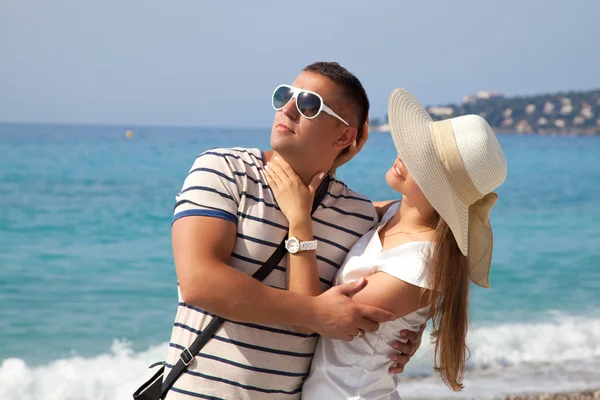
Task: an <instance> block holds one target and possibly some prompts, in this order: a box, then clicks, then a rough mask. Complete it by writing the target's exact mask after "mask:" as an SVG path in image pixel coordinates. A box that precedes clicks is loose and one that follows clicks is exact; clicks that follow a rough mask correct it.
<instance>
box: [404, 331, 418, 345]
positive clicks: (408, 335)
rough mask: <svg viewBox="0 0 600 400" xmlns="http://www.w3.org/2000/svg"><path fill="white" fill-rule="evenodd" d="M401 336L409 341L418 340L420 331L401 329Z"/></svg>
mask: <svg viewBox="0 0 600 400" xmlns="http://www.w3.org/2000/svg"><path fill="white" fill-rule="evenodd" d="M400 337H402V338H405V339H407V340H408V341H409V342H416V341H417V339H418V338H419V332H413V331H409V330H407V329H404V330H402V331H400Z"/></svg>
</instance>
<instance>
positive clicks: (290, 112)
mask: <svg viewBox="0 0 600 400" xmlns="http://www.w3.org/2000/svg"><path fill="white" fill-rule="evenodd" d="M281 111H282V112H283V114H284V115H285V116H286V117H288V118H289V119H291V120H292V121H297V120H298V118H300V113H298V108H296V99H292V100H290V102H289V103H287V104H286V105H285V106H284V107H283V108H282V109H281Z"/></svg>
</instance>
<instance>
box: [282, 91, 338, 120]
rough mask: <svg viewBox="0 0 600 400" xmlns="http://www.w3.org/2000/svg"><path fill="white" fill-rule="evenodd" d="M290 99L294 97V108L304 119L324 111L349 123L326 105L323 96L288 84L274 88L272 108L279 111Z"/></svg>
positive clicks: (314, 116)
mask: <svg viewBox="0 0 600 400" xmlns="http://www.w3.org/2000/svg"><path fill="white" fill-rule="evenodd" d="M292 99H296V109H298V112H299V113H300V115H302V116H303V117H304V118H306V119H314V118H317V117H318V116H319V114H320V113H321V111H325V112H326V113H327V114H329V115H332V116H334V117H336V118H337V119H339V120H340V121H342V122H343V123H344V124H346V125H348V126H350V124H349V123H347V122H346V121H344V119H343V118H342V117H340V116H339V115H337V114H336V113H335V111H333V110H332V109H331V108H329V107H327V105H326V104H325V102H324V101H323V98H322V97H321V96H320V95H319V94H318V93H315V92H311V91H310V90H305V89H298V88H296V87H293V86H290V85H279V86H277V88H275V91H274V92H273V99H272V104H273V108H274V109H275V110H277V111H279V110H281V109H282V108H283V107H285V106H286V105H287V104H288V103H289V102H290V101H292Z"/></svg>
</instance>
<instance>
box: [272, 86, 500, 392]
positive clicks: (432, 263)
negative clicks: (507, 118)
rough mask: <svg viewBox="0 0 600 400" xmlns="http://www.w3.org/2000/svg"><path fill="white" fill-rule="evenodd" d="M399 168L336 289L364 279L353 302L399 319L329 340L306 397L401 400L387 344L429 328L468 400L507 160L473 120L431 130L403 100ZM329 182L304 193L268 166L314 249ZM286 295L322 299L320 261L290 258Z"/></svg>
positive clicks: (396, 99)
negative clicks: (476, 303) (391, 200)
mask: <svg viewBox="0 0 600 400" xmlns="http://www.w3.org/2000/svg"><path fill="white" fill-rule="evenodd" d="M388 107H389V109H388V115H389V120H390V121H389V122H390V127H391V134H392V139H393V141H394V144H395V147H396V150H397V151H398V158H397V159H396V160H395V161H394V163H393V165H392V167H391V168H390V170H389V171H388V172H387V174H386V177H385V178H386V181H387V183H388V185H389V186H390V187H391V188H392V189H394V190H395V191H397V192H399V193H400V194H402V200H401V201H399V202H397V203H395V204H393V205H392V206H391V207H389V209H388V210H387V212H385V214H384V215H383V217H382V218H381V221H380V223H379V224H378V225H377V226H376V227H375V228H374V229H373V230H372V231H371V232H369V233H367V234H366V235H365V236H363V237H362V238H361V239H360V240H358V242H357V243H356V244H355V245H354V247H353V248H352V249H351V251H350V252H349V253H348V255H347V257H346V260H345V262H344V263H343V265H342V267H340V269H339V271H338V273H337V276H336V279H335V284H338V285H339V284H344V283H347V282H349V281H352V280H357V279H361V278H365V279H367V281H368V285H367V287H366V288H365V289H363V290H362V291H360V292H359V293H358V294H356V295H355V296H354V299H355V300H356V301H359V302H362V303H366V304H370V305H374V306H378V307H381V308H384V309H387V310H389V311H391V312H393V313H394V314H395V315H396V316H397V317H398V318H397V319H396V320H395V321H392V322H388V323H384V324H381V325H380V329H379V330H378V331H377V332H373V333H367V334H365V333H364V332H362V331H361V332H359V334H358V335H357V336H359V337H361V338H362V340H361V339H356V340H352V341H347V342H346V341H340V340H333V339H329V338H325V337H323V338H321V339H320V341H319V344H318V346H317V350H316V352H315V357H314V359H313V364H312V368H311V372H310V375H309V377H308V378H307V380H306V381H305V383H304V386H303V392H302V397H303V398H306V399H338V398H340V399H341V398H344V399H348V398H352V399H355V398H356V399H358V398H360V399H382V398H384V399H385V398H387V399H390V398H397V396H398V395H397V393H396V384H397V382H396V377H395V376H393V375H390V374H388V373H386V371H387V369H388V367H389V359H388V356H387V354H386V352H387V349H388V348H389V346H390V343H391V342H392V341H393V340H398V339H399V338H398V337H397V334H396V332H399V331H400V330H401V329H410V330H415V331H416V330H418V329H419V325H421V324H422V323H423V322H425V321H427V319H429V318H431V319H432V321H433V326H432V333H431V336H432V341H433V344H434V356H435V363H434V367H435V369H436V371H438V372H439V373H440V375H441V378H442V379H443V381H444V382H445V383H446V384H447V385H448V386H449V387H450V388H451V389H452V390H455V391H458V390H461V389H462V387H463V385H462V378H463V373H464V368H465V360H466V343H465V341H466V336H467V329H468V318H467V310H468V295H469V280H472V281H473V282H474V283H476V284H478V285H480V286H483V287H489V283H488V276H489V268H490V262H491V254H492V231H491V226H490V224H489V219H488V216H489V212H490V210H491V208H492V206H493V205H494V204H495V202H496V199H497V195H496V194H495V193H492V191H493V190H494V189H496V188H497V187H498V186H500V184H502V182H503V181H504V180H505V178H506V160H505V158H504V154H503V152H502V149H501V148H500V145H499V143H498V141H497V139H496V137H495V135H494V133H493V131H492V129H491V128H490V126H489V125H488V124H487V122H486V121H485V120H484V119H483V118H481V117H479V116H476V115H467V116H462V117H457V118H453V119H450V120H445V121H439V122H433V121H432V119H431V117H430V116H429V115H428V114H427V112H426V111H425V109H424V108H423V107H422V106H421V105H420V104H419V103H418V101H417V100H416V99H415V98H414V97H413V96H412V95H411V94H410V93H409V92H407V91H406V90H403V89H397V90H395V91H394V92H393V93H392V95H391V97H390V101H389V106H388ZM323 176H324V174H319V175H318V176H317V177H315V179H313V181H312V182H311V185H310V186H308V187H307V186H305V185H304V184H303V183H302V182H301V181H300V179H299V178H298V177H297V175H296V174H295V173H294V171H293V170H292V169H291V168H290V167H289V165H286V164H285V162H284V161H283V160H281V159H276V160H274V161H273V162H272V163H270V164H269V165H268V166H267V177H268V179H269V184H270V186H271V187H272V190H273V192H274V194H275V196H276V198H277V202H278V204H279V207H280V208H281V210H282V212H283V213H284V214H285V215H286V218H287V219H288V221H289V226H290V231H289V236H290V237H296V238H298V239H299V240H303V241H304V240H312V228H311V217H310V208H311V202H312V198H313V195H314V190H315V188H316V187H317V186H318V183H319V181H320V179H322V178H323ZM288 275H289V281H288V285H289V290H293V291H297V292H301V293H304V294H309V295H315V296H316V295H319V294H320V293H321V291H320V284H319V279H318V271H317V264H316V258H315V252H314V251H304V252H300V253H296V254H290V256H289V262H288Z"/></svg>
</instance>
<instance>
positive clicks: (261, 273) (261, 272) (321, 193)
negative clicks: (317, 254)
mask: <svg viewBox="0 0 600 400" xmlns="http://www.w3.org/2000/svg"><path fill="white" fill-rule="evenodd" d="M329 181H330V177H329V175H326V176H325V178H324V179H323V182H321V184H320V185H319V187H318V189H317V191H316V193H315V198H314V200H313V205H312V210H311V212H310V213H311V215H312V214H313V213H314V212H315V211H316V210H317V208H318V207H319V205H320V204H321V203H322V202H323V200H324V199H325V196H326V195H327V189H328V188H329ZM287 238H288V234H287V233H286V235H285V237H284V238H283V240H282V241H281V243H279V246H277V250H275V252H274V253H273V254H271V257H269V259H268V260H267V261H266V262H265V263H264V264H263V265H262V266H261V267H260V268H259V269H258V271H256V272H255V273H254V274H253V275H252V277H253V278H254V279H257V280H259V281H263V280H264V279H265V278H266V277H267V276H269V274H270V273H271V271H273V269H274V268H275V267H276V266H277V264H279V261H281V259H282V258H283V257H284V256H285V254H286V252H287V251H286V249H285V241H286V240H287ZM223 322H225V319H224V318H222V317H219V316H215V317H214V318H213V320H212V321H210V323H209V324H208V326H207V327H206V328H205V329H204V330H203V331H202V333H200V335H198V337H197V338H196V340H194V343H192V344H191V345H190V346H189V347H188V348H186V349H184V350H183V351H182V352H181V355H180V356H179V361H177V364H175V365H174V366H173V369H172V370H171V372H170V373H169V375H167V378H166V379H165V381H164V382H163V385H162V391H161V393H160V398H161V399H163V398H164V397H165V396H166V394H167V392H168V391H169V390H170V389H171V387H173V384H174V383H175V381H176V380H177V379H178V378H179V376H181V374H183V373H184V372H185V370H186V369H187V368H188V366H189V365H190V364H191V363H192V361H193V360H194V358H195V354H198V353H199V352H200V350H202V348H203V347H204V345H206V343H207V342H208V341H209V340H210V338H212V336H213V335H214V334H215V333H216V332H217V331H218V330H219V328H220V327H221V325H223Z"/></svg>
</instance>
